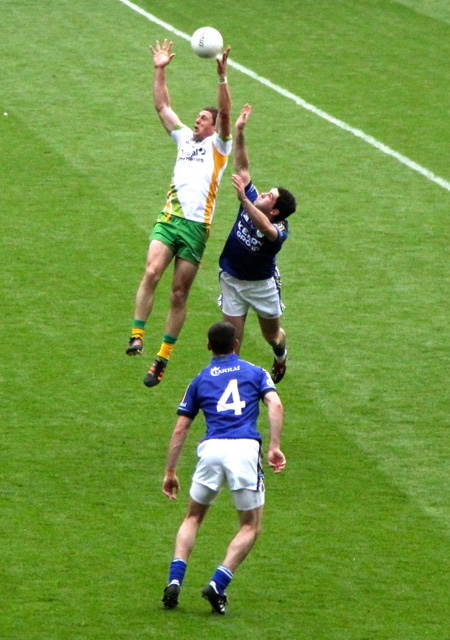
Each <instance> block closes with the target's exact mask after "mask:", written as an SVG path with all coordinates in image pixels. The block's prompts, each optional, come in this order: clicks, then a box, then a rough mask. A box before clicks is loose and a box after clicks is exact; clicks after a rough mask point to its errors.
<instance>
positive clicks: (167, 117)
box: [150, 40, 181, 133]
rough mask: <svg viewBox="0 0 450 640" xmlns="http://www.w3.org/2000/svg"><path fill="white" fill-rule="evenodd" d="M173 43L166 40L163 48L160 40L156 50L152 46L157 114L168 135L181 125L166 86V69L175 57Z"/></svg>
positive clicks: (157, 42) (154, 96)
mask: <svg viewBox="0 0 450 640" xmlns="http://www.w3.org/2000/svg"><path fill="white" fill-rule="evenodd" d="M171 49H172V42H168V41H167V40H164V42H163V44H162V47H161V46H160V44H159V40H157V41H156V49H154V48H153V47H152V45H150V51H151V52H152V54H153V62H154V65H155V75H154V78H153V98H154V102H155V109H156V112H157V114H158V116H159V118H160V120H161V122H162V123H163V126H164V128H165V129H166V131H167V132H168V133H172V131H173V130H174V129H175V127H177V126H179V125H180V124H181V121H180V119H179V118H178V116H177V114H176V113H175V112H174V111H173V110H172V108H171V106H170V99H169V90H168V89H167V84H166V72H165V69H166V67H167V65H168V64H169V63H170V61H171V60H172V58H173V57H174V56H175V54H174V53H171Z"/></svg>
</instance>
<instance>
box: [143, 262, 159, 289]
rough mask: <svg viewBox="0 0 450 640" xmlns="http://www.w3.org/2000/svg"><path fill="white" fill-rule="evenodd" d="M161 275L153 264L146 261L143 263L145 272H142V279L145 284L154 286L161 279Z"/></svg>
mask: <svg viewBox="0 0 450 640" xmlns="http://www.w3.org/2000/svg"><path fill="white" fill-rule="evenodd" d="M161 275H162V274H161V273H160V271H159V270H158V269H156V268H155V266H154V265H153V264H151V263H147V264H146V265H145V272H144V278H143V279H144V282H145V284H146V285H147V286H151V287H156V285H157V284H158V282H159V281H160V279H161Z"/></svg>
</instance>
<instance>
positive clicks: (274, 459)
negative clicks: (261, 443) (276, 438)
mask: <svg viewBox="0 0 450 640" xmlns="http://www.w3.org/2000/svg"><path fill="white" fill-rule="evenodd" d="M267 462H268V464H269V467H272V469H273V470H274V473H280V471H283V469H284V467H285V466H286V458H285V457H284V453H283V452H282V451H281V449H269V453H268V454H267Z"/></svg>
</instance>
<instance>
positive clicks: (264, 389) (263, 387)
mask: <svg viewBox="0 0 450 640" xmlns="http://www.w3.org/2000/svg"><path fill="white" fill-rule="evenodd" d="M269 391H277V388H276V386H275V383H274V381H273V380H272V378H271V376H270V373H269V372H268V371H266V370H265V369H262V368H260V380H259V395H260V397H261V398H264V396H265V395H266V393H268V392H269ZM277 393H278V392H277Z"/></svg>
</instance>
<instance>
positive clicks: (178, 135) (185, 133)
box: [170, 124, 193, 143]
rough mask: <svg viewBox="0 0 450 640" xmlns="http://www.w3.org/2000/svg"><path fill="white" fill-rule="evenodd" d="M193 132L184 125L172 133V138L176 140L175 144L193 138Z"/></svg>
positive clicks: (178, 126)
mask: <svg viewBox="0 0 450 640" xmlns="http://www.w3.org/2000/svg"><path fill="white" fill-rule="evenodd" d="M192 136H193V131H192V129H190V128H189V127H187V126H186V125H184V124H179V125H177V126H176V127H175V128H174V129H173V130H172V131H171V133H170V137H171V138H172V139H173V140H175V142H177V143H178V142H180V141H182V140H186V139H188V138H192Z"/></svg>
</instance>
